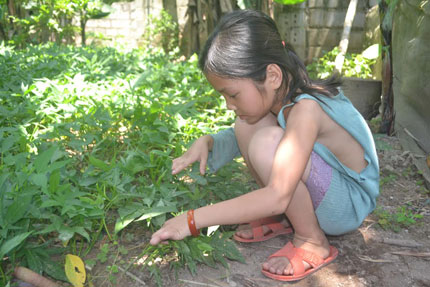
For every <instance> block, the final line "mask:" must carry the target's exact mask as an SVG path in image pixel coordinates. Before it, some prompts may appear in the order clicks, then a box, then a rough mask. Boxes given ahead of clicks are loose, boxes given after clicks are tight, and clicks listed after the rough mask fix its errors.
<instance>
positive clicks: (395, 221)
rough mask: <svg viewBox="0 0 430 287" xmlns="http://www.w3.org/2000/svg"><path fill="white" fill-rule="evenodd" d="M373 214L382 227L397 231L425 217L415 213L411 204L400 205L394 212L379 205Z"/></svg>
mask: <svg viewBox="0 0 430 287" xmlns="http://www.w3.org/2000/svg"><path fill="white" fill-rule="evenodd" d="M373 214H374V215H375V216H376V218H377V222H378V224H379V226H380V227H381V228H383V229H385V230H393V231H395V232H399V231H400V230H401V228H408V227H409V226H411V225H413V224H416V223H417V220H418V219H421V218H423V215H421V214H418V213H415V212H414V211H413V209H412V208H411V207H410V206H399V207H398V208H397V209H396V212H393V213H391V212H389V211H387V210H384V209H383V208H382V207H380V206H378V207H377V208H376V209H375V211H374V212H373Z"/></svg>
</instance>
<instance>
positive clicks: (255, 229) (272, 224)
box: [250, 217, 285, 239]
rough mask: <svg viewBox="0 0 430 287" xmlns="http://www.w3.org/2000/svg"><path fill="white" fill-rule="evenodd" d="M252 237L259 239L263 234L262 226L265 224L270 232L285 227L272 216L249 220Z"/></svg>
mask: <svg viewBox="0 0 430 287" xmlns="http://www.w3.org/2000/svg"><path fill="white" fill-rule="evenodd" d="M250 225H251V228H252V235H253V238H254V239H261V238H263V237H264V236H265V234H264V231H263V226H267V227H268V228H269V229H270V230H271V231H272V232H276V231H279V230H283V229H285V227H284V226H283V225H282V224H281V223H279V221H277V220H276V219H274V218H272V217H268V218H263V219H259V220H254V221H252V222H250Z"/></svg>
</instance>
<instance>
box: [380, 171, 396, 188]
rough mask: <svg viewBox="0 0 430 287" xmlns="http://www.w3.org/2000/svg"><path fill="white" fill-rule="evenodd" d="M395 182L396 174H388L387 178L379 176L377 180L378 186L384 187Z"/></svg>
mask: <svg viewBox="0 0 430 287" xmlns="http://www.w3.org/2000/svg"><path fill="white" fill-rule="evenodd" d="M396 180H397V174H394V173H390V174H389V175H387V176H381V178H380V180H379V186H383V185H386V184H387V183H392V182H394V181H396Z"/></svg>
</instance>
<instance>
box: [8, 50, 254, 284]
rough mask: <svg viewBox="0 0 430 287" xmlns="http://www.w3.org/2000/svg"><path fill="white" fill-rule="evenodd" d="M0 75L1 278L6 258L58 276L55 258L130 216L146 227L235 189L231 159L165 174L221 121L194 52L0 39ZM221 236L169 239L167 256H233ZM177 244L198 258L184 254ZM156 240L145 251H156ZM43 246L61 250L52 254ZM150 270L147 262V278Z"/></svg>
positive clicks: (110, 232)
mask: <svg viewBox="0 0 430 287" xmlns="http://www.w3.org/2000/svg"><path fill="white" fill-rule="evenodd" d="M0 74H1V77H0V255H1V257H0V258H1V260H2V261H1V262H0V274H2V275H1V276H2V277H1V278H0V282H2V283H4V285H6V284H7V283H8V282H9V280H10V275H11V271H12V270H13V267H14V266H15V265H17V264H20V265H22V266H27V267H30V268H31V269H33V270H37V271H38V272H39V273H45V274H48V275H49V276H52V277H53V278H55V279H58V280H66V279H65V276H64V271H63V272H58V270H61V269H62V265H63V264H64V255H65V254H67V253H70V254H74V255H77V256H80V257H82V258H83V259H85V256H86V255H87V254H88V253H89V252H90V250H91V249H92V248H93V246H94V245H95V244H96V243H97V242H98V241H99V240H100V238H101V237H102V236H104V235H105V236H106V237H107V239H108V240H109V242H115V240H116V238H117V237H118V235H120V233H121V232H122V231H123V230H124V229H126V228H128V225H129V224H130V223H132V222H135V223H136V224H139V223H140V226H141V228H146V229H147V230H149V231H152V230H155V229H158V228H159V227H160V226H161V225H162V224H163V223H164V221H165V220H166V219H168V218H170V217H172V216H175V215H176V214H178V213H181V212H183V211H184V210H187V209H189V208H195V207H198V206H201V205H205V204H210V203H213V202H217V201H220V200H225V199H228V198H232V197H234V196H237V195H239V194H242V193H243V192H245V191H246V189H247V188H246V185H244V184H243V179H242V178H239V177H232V174H233V173H234V170H237V169H238V168H239V167H240V166H241V165H240V163H234V162H233V163H231V164H230V165H228V166H226V167H225V168H224V169H222V170H220V171H219V172H218V174H217V176H214V175H207V176H205V177H202V176H201V175H199V174H198V172H197V171H190V173H185V172H183V173H181V174H179V175H177V176H172V175H171V173H170V168H171V160H172V158H175V157H178V156H179V155H180V154H182V153H183V151H184V150H185V148H186V145H188V144H190V143H191V141H192V140H193V139H195V138H196V137H198V136H200V135H202V134H203V133H211V132H216V131H218V130H219V129H222V128H225V127H227V126H230V125H231V123H232V121H233V117H232V114H231V113H226V112H225V103H224V101H223V100H222V99H221V97H219V96H217V95H216V93H215V92H214V91H213V89H212V88H211V87H210V86H209V85H208V84H207V83H206V81H205V80H204V78H203V75H202V73H201V72H200V71H199V70H198V68H197V57H196V56H193V57H191V58H190V59H188V60H178V59H176V58H173V57H172V56H171V55H169V54H165V53H164V52H163V51H161V50H158V51H157V50H154V51H152V53H148V51H143V50H133V51H130V52H123V51H120V50H116V49H113V48H96V47H81V48H76V47H71V46H60V45H57V44H53V43H49V44H45V45H37V46H32V45H30V46H28V47H26V48H25V49H22V50H16V49H14V48H11V47H10V46H5V45H4V44H2V45H0ZM184 178H187V180H184ZM142 223H143V224H142ZM228 236H229V234H228V233H226V234H222V235H221V234H220V233H216V235H213V236H211V237H207V238H206V237H201V238H197V239H193V241H184V243H175V244H173V243H172V244H171V245H170V247H169V252H170V253H169V254H173V255H174V256H177V257H178V258H182V259H181V260H179V261H177V262H178V263H174V264H187V265H188V266H192V264H195V263H196V262H203V263H211V264H212V263H213V262H221V263H222V262H223V259H222V258H223V257H222V256H226V257H227V258H233V259H237V260H239V259H240V257H239V255H238V253H235V251H234V250H233V245H231V243H229V242H228ZM189 242H192V244H194V243H196V244H197V243H198V246H199V248H200V249H199V250H200V251H203V253H205V254H206V255H207V256H205V257H204V258H201V257H199V256H200V255H197V253H196V252H195V251H193V252H191V253H187V252H188V251H187V248H186V247H185V246H188V245H189V244H191V243H189ZM183 244H185V245H183ZM163 248H165V247H153V250H158V252H159V254H164V253H163V252H164V251H163V250H164V249H163ZM188 248H191V249H190V250H194V249H192V248H194V247H190V246H188ZM201 248H203V249H201ZM53 250H55V251H56V252H57V253H58V252H59V254H60V255H63V256H60V257H59V256H56V261H54V260H53V259H52V258H51V255H54V253H53V252H51V251H53ZM118 250H119V249H118ZM57 253H56V254H57ZM43 254H45V255H43ZM46 254H48V256H46ZM175 254H176V255H175ZM193 262H194V263H193ZM172 264H173V262H172ZM110 266H112V268H113V269H111V270H109V272H110V273H109V274H114V273H113V272H115V267H113V266H114V264H111V265H110ZM155 266H156V265H153V267H151V268H152V269H151V270H152V272H153V274H158V273H157V272H158V271H157V270H156V269H154V268H155ZM63 270H64V269H63Z"/></svg>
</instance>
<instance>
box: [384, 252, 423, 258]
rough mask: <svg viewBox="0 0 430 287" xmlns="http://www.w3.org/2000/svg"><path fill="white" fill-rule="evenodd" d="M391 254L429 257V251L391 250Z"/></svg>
mask: <svg viewBox="0 0 430 287" xmlns="http://www.w3.org/2000/svg"><path fill="white" fill-rule="evenodd" d="M391 254H395V255H404V256H415V257H430V252H411V251H392V252H391Z"/></svg>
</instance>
